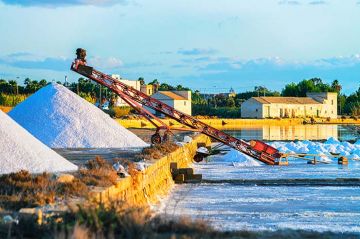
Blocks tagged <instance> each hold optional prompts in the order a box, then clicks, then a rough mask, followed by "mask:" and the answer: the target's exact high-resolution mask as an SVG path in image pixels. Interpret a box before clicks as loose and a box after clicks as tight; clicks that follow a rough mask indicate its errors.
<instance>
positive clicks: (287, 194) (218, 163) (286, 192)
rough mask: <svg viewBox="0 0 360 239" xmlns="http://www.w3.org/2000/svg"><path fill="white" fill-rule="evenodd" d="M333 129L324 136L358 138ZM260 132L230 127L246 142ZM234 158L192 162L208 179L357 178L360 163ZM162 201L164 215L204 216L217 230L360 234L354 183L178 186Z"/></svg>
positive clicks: (358, 193) (358, 194) (359, 203)
mask: <svg viewBox="0 0 360 239" xmlns="http://www.w3.org/2000/svg"><path fill="white" fill-rule="evenodd" d="M320 128H321V127H320ZM331 128H332V129H333V130H329V128H327V129H328V131H327V132H328V134H327V135H326V132H325V133H321V134H322V135H323V136H322V137H323V139H326V138H328V137H334V132H336V134H337V135H336V137H335V138H339V139H340V140H346V139H356V135H354V134H353V133H352V132H351V131H349V130H347V129H346V128H345V127H341V126H336V125H332V127H331ZM304 129H305V128H304ZM323 129H325V128H323ZM307 130H310V128H306V130H305V131H306V133H305V134H306V135H312V133H309V132H307ZM320 131H321V130H319V131H318V132H320ZM259 132H260V131H259V130H253V131H252V130H245V131H244V130H241V131H231V134H233V135H234V136H237V137H239V136H240V137H241V138H246V139H248V140H249V139H254V138H256V139H263V138H262V137H263V134H262V133H259ZM284 132H285V131H284ZM287 132H290V131H287ZM288 135H293V134H292V133H289V134H288ZM244 136H246V137H244ZM254 136H256V137H254ZM283 136H284V137H285V134H283ZM322 137H321V138H322ZM283 139H284V138H283ZM317 139H319V138H317ZM229 155H234V154H229ZM233 160H235V161H236V160H237V159H236V158H232V157H231V158H229V157H222V156H212V157H211V158H209V161H208V162H202V163H199V164H196V165H194V167H195V173H201V174H203V178H205V179H210V180H211V179H212V180H219V179H234V180H237V179H254V180H266V179H295V178H301V179H336V178H360V162H359V161H352V160H351V161H349V165H347V166H345V165H338V164H337V161H336V160H333V162H332V163H331V164H317V165H311V164H307V162H306V161H305V160H293V161H290V162H289V163H290V164H289V166H283V167H279V166H266V165H259V164H256V163H254V164H252V163H251V162H246V163H238V164H235V166H234V164H233V162H232V161H233ZM165 205H166V207H165V209H164V211H163V212H165V213H168V214H175V215H182V216H190V217H193V218H197V219H204V220H206V221H209V223H211V224H212V225H213V226H214V227H215V228H217V229H220V230H242V229H246V230H255V231H257V230H277V229H303V230H315V231H320V232H322V231H333V232H355V233H359V235H360V187H358V186H314V185H308V186H256V185H251V186H244V185H236V184H230V183H228V184H220V183H211V184H186V185H177V186H176V187H175V189H174V190H173V192H172V194H171V196H170V197H169V198H168V199H167V200H166V201H165Z"/></svg>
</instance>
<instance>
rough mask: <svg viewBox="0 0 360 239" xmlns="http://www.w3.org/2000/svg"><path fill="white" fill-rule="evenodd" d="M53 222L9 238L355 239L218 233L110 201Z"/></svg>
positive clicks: (0, 229)
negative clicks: (104, 204) (105, 204)
mask: <svg viewBox="0 0 360 239" xmlns="http://www.w3.org/2000/svg"><path fill="white" fill-rule="evenodd" d="M62 219H63V220H60V222H56V220H53V221H50V222H49V223H47V224H43V225H37V224H36V223H35V222H34V220H31V219H29V218H28V219H22V220H20V222H19V224H13V225H12V228H11V230H10V232H11V235H12V237H11V238H63V239H70V238H71V239H95V238H96V239H105V238H135V239H136V238H139V239H143V238H172V239H175V238H182V239H184V238H188V239H190V238H204V239H210V238H211V239H220V238H221V239H222V238H224V239H227V238H228V239H230V238H240V239H241V238H252V239H256V238H262V239H270V238H279V239H285V238H286V239H287V238H289V239H291V238H294V239H295V238H296V239H298V238H309V239H311V238H314V239H315V238H319V239H325V238H327V239H335V238H358V234H352V233H332V232H323V233H319V232H313V231H301V230H279V231H258V232H251V231H233V232H220V231H216V230H215V229H214V228H212V227H211V226H209V224H208V223H206V222H204V221H199V220H192V219H189V218H174V217H171V218H164V217H163V216H157V217H152V216H151V214H150V211H149V210H148V209H146V208H145V209H144V208H137V207H129V206H127V205H126V204H124V203H123V202H120V201H117V202H113V203H112V204H111V205H110V207H104V206H103V205H97V206H96V207H88V208H84V207H79V208H78V210H76V211H71V212H67V213H66V214H63V215H62ZM8 230H9V225H8V224H1V223H0V238H5V237H6V235H7V233H8Z"/></svg>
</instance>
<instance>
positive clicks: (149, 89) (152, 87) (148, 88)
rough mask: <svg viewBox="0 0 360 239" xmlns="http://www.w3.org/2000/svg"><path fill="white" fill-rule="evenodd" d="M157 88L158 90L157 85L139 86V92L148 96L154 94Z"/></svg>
mask: <svg viewBox="0 0 360 239" xmlns="http://www.w3.org/2000/svg"><path fill="white" fill-rule="evenodd" d="M157 88H158V86H157V85H141V87H140V91H141V92H142V93H145V94H147V95H149V96H150V95H152V94H154V93H156V91H157Z"/></svg>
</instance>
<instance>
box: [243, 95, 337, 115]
mask: <svg viewBox="0 0 360 239" xmlns="http://www.w3.org/2000/svg"><path fill="white" fill-rule="evenodd" d="M241 117H242V118H275V117H279V118H295V117H323V118H327V117H330V118H337V93H334V92H322V93H308V94H307V97H252V98H250V99H248V100H247V101H245V102H244V103H242V104H241Z"/></svg>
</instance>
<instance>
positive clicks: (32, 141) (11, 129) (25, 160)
mask: <svg viewBox="0 0 360 239" xmlns="http://www.w3.org/2000/svg"><path fill="white" fill-rule="evenodd" d="M0 164H1V167H0V174H8V173H13V172H18V171H20V170H27V171H29V172H30V173H42V172H49V173H50V172H66V171H75V170H77V166H76V165H74V164H72V163H70V162H69V161H67V160H66V159H64V158H63V157H61V156H60V155H58V154H57V153H55V152H54V151H53V150H51V149H50V148H48V147H47V146H46V145H44V144H43V143H41V142H40V141H39V140H38V139H36V138H35V137H34V136H32V135H31V134H30V133H29V132H27V131H26V130H25V129H24V128H22V127H21V126H20V125H18V124H17V123H16V122H15V121H13V120H12V119H11V118H10V117H9V116H7V115H6V114H5V113H3V112H2V111H1V110H0Z"/></svg>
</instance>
